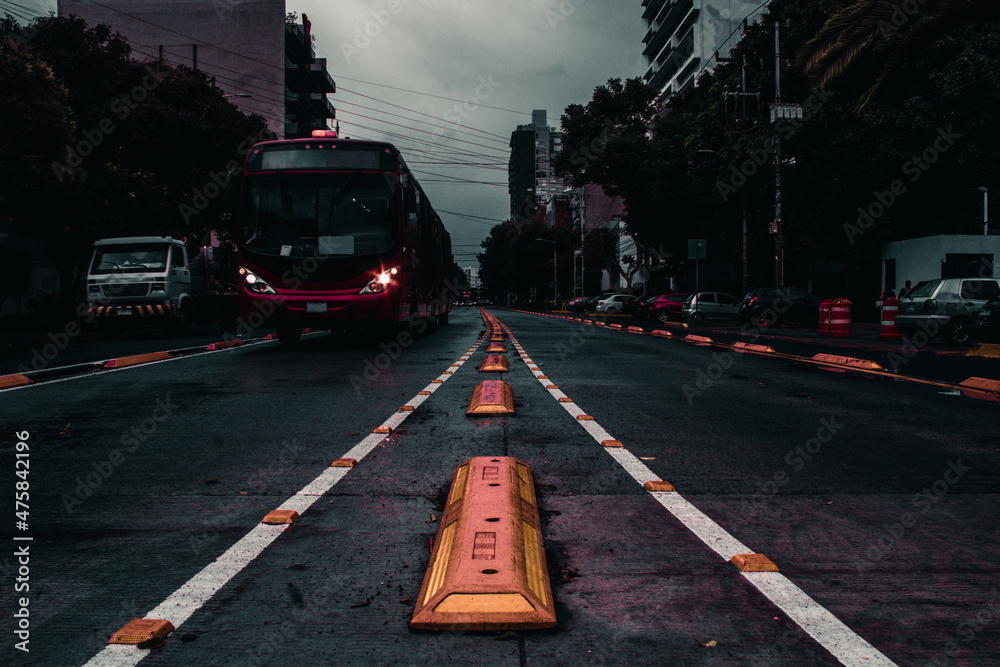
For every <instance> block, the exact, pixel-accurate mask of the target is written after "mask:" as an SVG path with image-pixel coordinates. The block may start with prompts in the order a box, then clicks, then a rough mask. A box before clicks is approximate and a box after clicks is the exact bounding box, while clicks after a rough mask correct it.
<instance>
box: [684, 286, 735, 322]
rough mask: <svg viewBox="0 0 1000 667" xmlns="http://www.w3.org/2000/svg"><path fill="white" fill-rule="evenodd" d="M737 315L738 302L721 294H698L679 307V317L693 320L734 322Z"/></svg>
mask: <svg viewBox="0 0 1000 667" xmlns="http://www.w3.org/2000/svg"><path fill="white" fill-rule="evenodd" d="M739 314H740V303H739V301H737V300H736V298H735V297H732V296H729V295H728V294H724V293H723V292H698V293H697V294H692V295H691V296H689V297H688V298H687V299H685V300H684V304H683V305H682V306H681V317H690V318H691V319H695V320H735V319H736V316H737V315H739Z"/></svg>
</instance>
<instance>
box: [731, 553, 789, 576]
mask: <svg viewBox="0 0 1000 667" xmlns="http://www.w3.org/2000/svg"><path fill="white" fill-rule="evenodd" d="M729 562H730V563H732V564H733V565H735V566H736V568H737V569H738V570H739V571H740V572H778V571H779V570H778V566H777V565H775V564H774V561H772V560H771V559H770V558H768V557H767V556H765V555H764V554H736V555H735V556H733V557H732V558H730V559H729Z"/></svg>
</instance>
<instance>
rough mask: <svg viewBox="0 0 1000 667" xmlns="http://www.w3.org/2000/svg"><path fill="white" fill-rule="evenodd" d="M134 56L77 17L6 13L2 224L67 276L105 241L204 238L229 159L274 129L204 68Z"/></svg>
mask: <svg viewBox="0 0 1000 667" xmlns="http://www.w3.org/2000/svg"><path fill="white" fill-rule="evenodd" d="M130 55H131V50H130V48H129V46H128V43H127V42H126V41H125V40H124V39H123V38H122V37H121V36H120V35H118V34H114V33H112V31H111V30H110V29H109V28H108V27H107V26H103V25H98V26H92V27H88V26H87V25H86V24H85V23H84V21H83V20H82V19H78V18H75V17H70V18H65V17H48V18H40V19H37V20H36V21H35V22H34V23H32V24H31V25H29V26H26V27H24V28H22V27H21V26H19V25H18V24H17V22H16V21H15V20H14V19H13V18H11V17H10V16H8V17H7V18H6V19H4V20H2V21H0V176H2V178H0V220H6V221H7V224H12V225H13V226H14V228H15V229H17V230H19V231H22V232H24V233H27V234H31V235H33V236H37V237H40V238H42V239H44V240H45V242H46V245H47V247H48V250H49V253H50V256H51V257H52V258H53V261H55V263H56V265H57V267H58V268H59V269H60V273H61V274H62V275H63V277H64V278H65V279H66V280H64V281H63V283H64V284H69V283H71V282H72V281H71V280H70V278H71V275H72V269H73V267H74V265H75V263H76V262H78V261H79V259H80V258H81V257H83V256H85V255H86V254H88V253H89V249H90V245H91V243H92V242H93V240H94V239H97V238H101V237H107V236H116V235H142V234H156V235H158V234H166V235H175V236H178V237H184V236H196V237H199V238H200V236H201V235H202V234H203V233H204V231H205V230H206V228H207V227H210V226H211V225H213V224H214V223H215V222H216V221H217V217H216V215H217V209H216V206H217V205H218V204H219V203H220V202H221V198H220V197H219V196H218V193H219V188H218V185H217V183H218V181H219V180H220V178H222V177H225V175H226V171H227V165H228V164H230V163H231V162H232V161H234V160H236V161H239V160H240V159H241V158H242V155H240V151H241V150H245V149H246V147H247V146H249V145H250V144H252V143H254V142H256V141H260V140H262V139H265V138H269V137H270V136H273V135H270V134H269V133H268V132H267V126H266V123H265V121H264V119H263V118H260V117H258V116H246V115H244V114H243V113H242V112H241V111H240V110H239V109H237V108H236V107H235V106H234V105H232V104H230V103H229V102H228V101H227V100H226V99H225V98H224V97H223V95H222V93H221V91H219V90H218V89H216V88H214V87H213V86H212V85H211V83H210V82H209V80H208V79H207V78H206V76H205V75H204V74H203V73H202V72H200V71H195V70H190V69H187V68H171V67H169V66H166V65H162V64H159V63H146V62H137V61H135V60H132V59H131V58H130ZM220 174H221V176H220ZM65 296H66V298H67V300H69V299H72V297H73V296H74V295H73V294H72V293H69V294H67V295H65Z"/></svg>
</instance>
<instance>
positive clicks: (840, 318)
mask: <svg viewBox="0 0 1000 667" xmlns="http://www.w3.org/2000/svg"><path fill="white" fill-rule="evenodd" d="M830 335H831V336H834V337H835V338H850V336H851V302H850V301H848V300H847V299H834V300H833V303H831V304H830Z"/></svg>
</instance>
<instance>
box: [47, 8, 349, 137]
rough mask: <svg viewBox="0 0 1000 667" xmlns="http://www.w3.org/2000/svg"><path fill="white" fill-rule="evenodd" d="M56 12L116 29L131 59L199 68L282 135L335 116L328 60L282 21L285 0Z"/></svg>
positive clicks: (307, 34) (300, 28) (301, 26)
mask: <svg viewBox="0 0 1000 667" xmlns="http://www.w3.org/2000/svg"><path fill="white" fill-rule="evenodd" d="M58 11H59V15H60V16H78V17H80V18H82V19H84V20H85V21H86V22H87V24H88V25H89V26H93V25H95V24H98V23H104V24H106V25H109V26H111V28H112V29H113V30H114V31H116V32H119V33H121V35H122V36H123V37H124V38H125V39H126V40H127V41H128V43H129V45H130V46H131V47H132V56H133V58H135V59H136V60H140V61H147V62H162V63H165V64H168V65H171V66H175V67H176V66H184V67H190V68H192V69H197V70H200V71H202V72H204V73H205V74H206V75H207V76H208V77H209V78H210V79H211V80H212V81H213V82H214V85H215V86H216V87H218V88H219V89H220V90H221V91H222V92H223V94H224V95H226V96H227V97H229V98H230V99H231V101H232V102H233V103H234V104H235V105H236V106H238V107H239V108H240V109H241V110H243V111H244V112H245V113H255V114H258V115H260V116H262V117H263V118H264V119H265V120H266V121H267V126H268V129H270V130H271V131H272V132H274V133H275V134H276V135H278V136H279V137H285V138H294V137H300V136H309V134H310V132H311V131H312V130H313V129H327V128H328V122H327V121H328V119H331V118H335V117H336V111H335V109H334V108H333V105H332V104H331V103H330V102H329V100H328V99H327V95H328V94H330V93H333V92H336V86H335V84H334V81H333V79H332V78H331V77H330V75H329V74H328V73H327V71H326V60H325V59H323V58H316V57H315V51H314V50H313V45H312V36H311V26H310V24H309V20H308V18H307V17H306V16H305V15H303V17H302V23H290V22H287V21H286V14H285V2H284V0H240V1H239V2H219V0H102V2H101V3H100V4H96V3H94V2H91V1H90V0H59V3H58Z"/></svg>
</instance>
